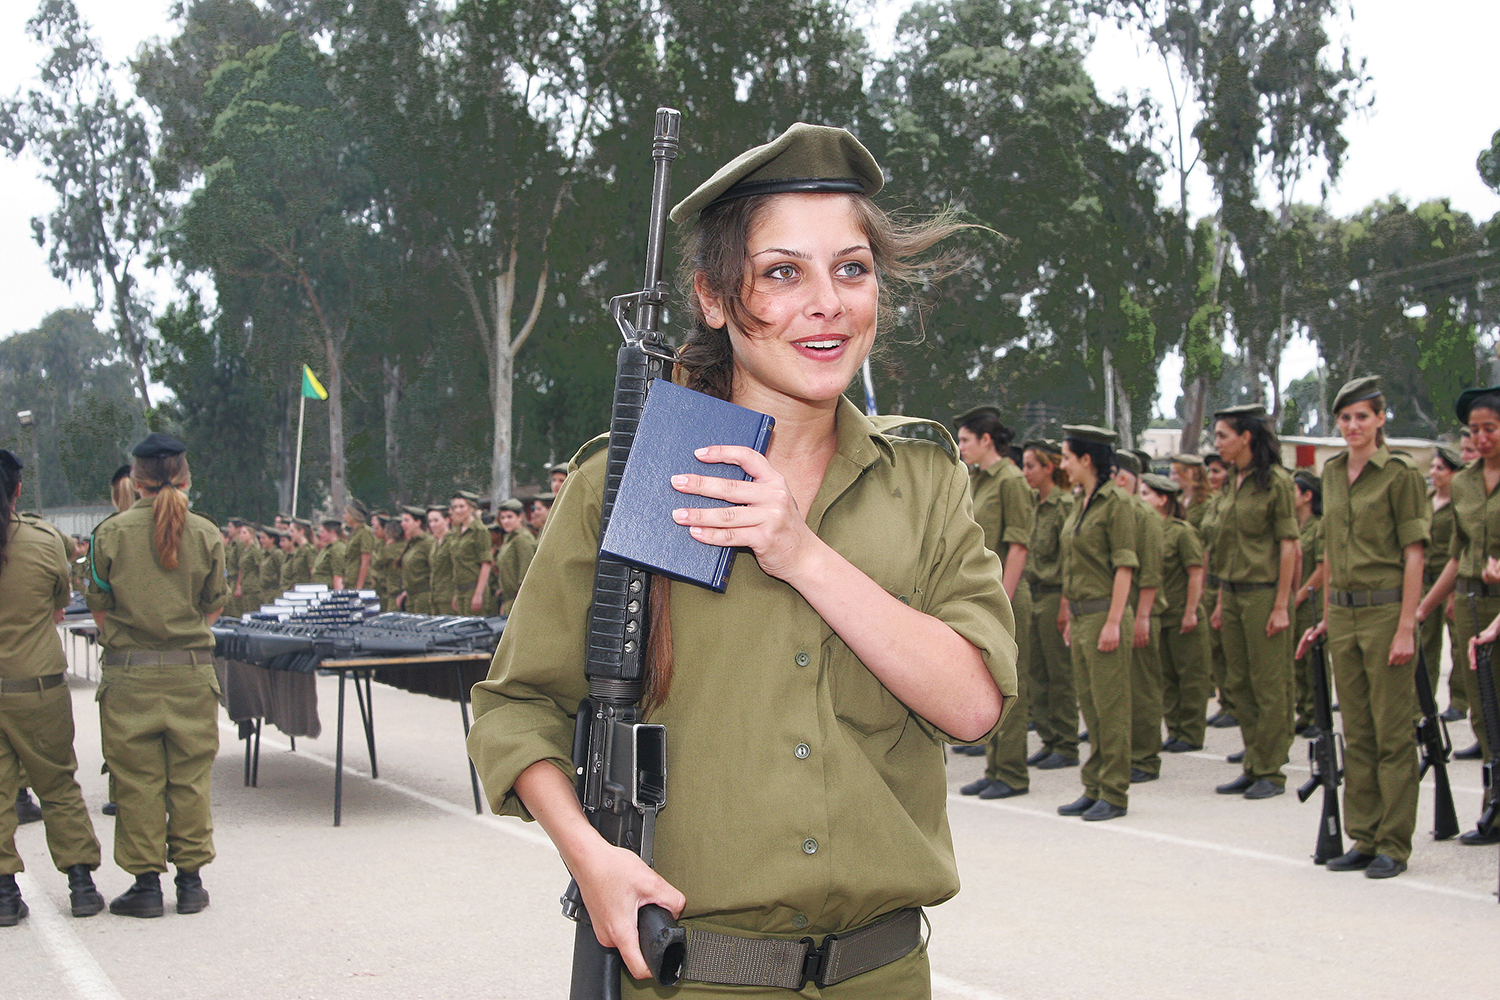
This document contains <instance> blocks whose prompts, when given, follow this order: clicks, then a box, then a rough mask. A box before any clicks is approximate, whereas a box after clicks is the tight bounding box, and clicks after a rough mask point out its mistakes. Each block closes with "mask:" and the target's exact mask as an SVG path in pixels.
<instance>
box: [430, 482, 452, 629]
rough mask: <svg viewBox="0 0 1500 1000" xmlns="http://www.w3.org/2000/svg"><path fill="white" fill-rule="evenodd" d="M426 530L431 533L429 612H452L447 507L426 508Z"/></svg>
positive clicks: (450, 558) (449, 523)
mask: <svg viewBox="0 0 1500 1000" xmlns="http://www.w3.org/2000/svg"><path fill="white" fill-rule="evenodd" d="M427 530H428V532H429V533H430V534H431V535H432V556H431V565H432V572H431V574H430V575H429V580H430V581H431V587H432V591H431V593H430V594H429V595H428V597H429V600H430V601H431V604H432V611H431V612H430V613H431V614H434V615H451V614H452V613H453V603H454V602H453V531H452V525H451V522H450V521H449V520H448V508H447V507H428V508H427Z"/></svg>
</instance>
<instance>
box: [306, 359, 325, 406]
mask: <svg viewBox="0 0 1500 1000" xmlns="http://www.w3.org/2000/svg"><path fill="white" fill-rule="evenodd" d="M302 395H303V396H305V397H307V398H308V399H327V398H328V390H327V389H325V388H323V383H322V382H319V381H318V376H316V375H314V374H313V371H312V369H311V368H309V367H307V366H306V365H303V366H302Z"/></svg>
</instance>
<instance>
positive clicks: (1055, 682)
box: [1016, 440, 1078, 771]
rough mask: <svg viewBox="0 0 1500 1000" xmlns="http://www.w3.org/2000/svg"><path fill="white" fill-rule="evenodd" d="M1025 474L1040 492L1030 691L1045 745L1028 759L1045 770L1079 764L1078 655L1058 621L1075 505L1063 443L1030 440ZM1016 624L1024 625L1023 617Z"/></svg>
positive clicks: (1029, 568) (1033, 548) (1029, 562)
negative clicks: (1067, 528) (1065, 544)
mask: <svg viewBox="0 0 1500 1000" xmlns="http://www.w3.org/2000/svg"><path fill="white" fill-rule="evenodd" d="M1021 474H1022V475H1023V476H1025V477H1026V485H1028V486H1030V487H1031V488H1032V489H1033V490H1034V491H1035V492H1036V495H1037V506H1036V525H1035V527H1033V528H1032V530H1031V544H1030V545H1029V546H1027V549H1026V582H1027V584H1028V589H1029V590H1030V591H1031V642H1030V644H1029V645H1030V649H1031V663H1030V674H1029V677H1028V682H1029V683H1028V687H1027V696H1028V699H1029V700H1030V702H1031V714H1032V716H1033V717H1034V718H1035V719H1036V733H1037V735H1038V736H1040V737H1041V739H1042V748H1041V749H1040V750H1038V751H1037V752H1036V753H1034V754H1032V755H1031V756H1030V757H1028V758H1027V759H1026V763H1028V764H1031V765H1032V766H1034V767H1037V768H1039V769H1041V770H1049V771H1050V770H1055V769H1056V768H1060V767H1077V766H1078V694H1077V691H1076V689H1075V687H1074V684H1073V660H1072V658H1071V657H1070V655H1069V653H1068V646H1067V644H1066V643H1065V642H1063V637H1062V631H1061V630H1060V629H1059V628H1058V626H1057V619H1058V612H1059V611H1060V610H1061V608H1062V528H1063V522H1065V521H1066V520H1067V519H1068V514H1069V513H1070V512H1071V511H1072V509H1073V494H1072V493H1071V492H1069V490H1068V475H1067V473H1065V472H1063V470H1062V446H1061V445H1059V444H1057V443H1056V442H1053V441H1045V440H1033V441H1027V442H1026V446H1025V449H1024V450H1023V451H1022V453H1021ZM1016 627H1017V628H1020V623H1019V621H1018V623H1017V626H1016Z"/></svg>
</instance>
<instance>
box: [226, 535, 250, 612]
mask: <svg viewBox="0 0 1500 1000" xmlns="http://www.w3.org/2000/svg"><path fill="white" fill-rule="evenodd" d="M221 537H222V535H221ZM244 550H245V546H244V545H243V544H242V543H241V542H240V540H239V539H238V538H236V539H233V540H231V541H229V542H226V543H225V545H224V576H225V578H226V579H228V580H229V593H230V596H231V597H232V596H233V595H234V585H235V582H236V581H238V580H239V578H240V553H242V552H243V551H244Z"/></svg>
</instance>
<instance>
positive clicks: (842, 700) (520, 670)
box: [469, 400, 1016, 939]
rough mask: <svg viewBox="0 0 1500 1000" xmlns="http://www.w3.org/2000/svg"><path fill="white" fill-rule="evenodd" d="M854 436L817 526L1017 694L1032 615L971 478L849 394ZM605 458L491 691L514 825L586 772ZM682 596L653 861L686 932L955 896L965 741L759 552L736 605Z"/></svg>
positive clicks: (738, 584) (500, 658) (492, 761)
mask: <svg viewBox="0 0 1500 1000" xmlns="http://www.w3.org/2000/svg"><path fill="white" fill-rule="evenodd" d="M837 441H838V444H837V453H836V454H835V455H834V457H833V459H832V460H831V461H830V463H829V466H828V471H827V473H826V475H825V476H824V479H823V484H822V486H821V488H820V489H819V490H818V494H817V497H816V498H815V499H814V501H813V503H812V504H811V506H810V508H809V509H808V511H807V524H808V527H809V528H810V529H811V530H812V531H813V532H815V533H816V534H817V535H818V536H819V537H820V538H821V539H823V540H824V541H825V542H827V543H828V544H829V545H830V546H831V547H832V548H833V549H834V550H836V551H838V552H839V553H841V554H842V555H844V556H845V557H846V558H848V559H849V560H850V561H852V562H853V563H854V565H855V566H857V567H859V569H860V570H861V571H863V572H864V573H867V574H869V576H870V577H871V578H872V579H873V580H874V581H875V582H876V583H877V584H878V585H880V586H881V587H883V588H884V589H885V590H886V591H887V592H889V593H891V594H893V595H895V596H897V597H898V598H900V599H901V600H902V601H904V602H906V603H908V604H910V605H911V606H912V607H914V608H916V609H918V610H920V611H923V612H926V613H927V614H930V615H933V616H935V617H937V618H938V619H940V620H941V621H943V622H944V623H946V624H947V625H948V626H949V627H951V628H952V629H953V630H954V631H955V632H957V633H958V634H959V635H961V636H963V637H964V638H965V639H966V640H968V641H969V642H971V643H973V644H974V645H975V646H976V647H977V648H978V649H979V651H980V652H981V654H982V655H983V657H984V662H985V664H986V666H987V667H988V668H989V670H990V673H991V676H993V677H994V679H995V683H996V684H997V685H998V686H999V688H1000V690H1001V691H1002V692H1003V693H1004V694H1005V695H1007V696H1011V695H1014V694H1015V692H1016V663H1015V657H1016V644H1015V641H1014V640H1013V639H1012V638H1011V636H1012V634H1013V630H1014V628H1015V622H1014V620H1013V618H1012V616H1011V612H1010V608H1009V605H1008V604H1007V602H1006V601H1005V595H1004V593H1003V591H1001V589H1000V588H999V587H997V586H996V585H995V581H996V580H997V579H998V578H999V574H1000V567H999V561H998V560H997V559H996V558H995V556H994V554H993V553H991V552H990V551H989V550H988V549H986V548H985V547H984V537H983V533H982V532H981V530H980V528H979V526H978V525H977V524H976V523H975V522H974V519H973V518H972V517H971V516H970V514H969V511H970V503H969V493H968V483H967V477H966V476H965V474H964V471H963V468H962V467H961V466H960V465H959V464H958V462H957V460H956V459H955V458H954V457H952V456H950V455H949V454H948V453H947V452H946V451H945V450H944V449H943V448H942V447H941V446H939V445H937V444H934V443H932V442H928V441H916V440H911V439H903V438H895V437H888V436H886V435H884V434H881V433H879V432H878V431H876V430H875V427H874V425H873V424H872V423H871V421H870V420H869V418H867V417H865V416H864V415H863V414H862V413H860V412H859V410H858V409H857V408H856V407H854V406H853V404H851V403H849V402H848V401H847V400H843V401H841V402H840V404H839V410H838V415H837ZM604 457H605V456H604V455H603V454H602V453H599V452H596V453H594V454H593V455H592V456H591V457H589V458H588V459H587V460H586V461H584V462H583V464H582V465H581V467H579V468H578V469H577V471H576V472H574V473H573V474H571V475H569V476H568V478H567V481H566V482H565V483H564V484H563V488H562V492H561V494H560V495H559V497H558V500H557V505H556V506H555V507H554V508H553V509H552V514H551V517H550V519H549V525H548V528H547V530H546V532H545V533H544V534H543V536H542V539H541V542H540V545H539V547H538V550H537V556H536V560H535V561H534V562H533V564H532V568H531V572H530V573H529V574H528V576H527V586H526V587H525V588H523V589H522V591H521V595H520V598H519V599H518V600H517V602H516V607H515V611H514V612H513V614H512V615H511V617H510V623H509V625H508V626H507V628H506V630H505V634H504V635H503V636H502V637H501V641H500V646H499V649H498V650H497V651H496V653H495V659H494V663H493V665H492V667H491V669H490V675H489V679H488V680H485V681H483V682H481V683H480V684H478V685H476V686H475V688H474V708H475V712H476V715H477V718H476V720H475V723H474V728H473V731H472V733H471V735H470V737H469V750H470V753H471V755H472V757H473V759H474V761H475V763H476V764H477V766H478V770H479V774H480V776H481V778H482V779H483V781H484V787H485V789H486V792H487V794H488V795H489V800H490V804H491V806H492V807H493V808H494V810H495V811H496V812H499V813H504V814H509V815H523V816H524V815H525V810H524V808H523V807H522V805H521V803H520V801H519V800H518V799H517V797H516V795H515V793H514V787H513V786H514V784H515V779H516V776H517V775H519V774H520V773H521V772H522V771H524V770H525V769H526V768H527V767H529V766H531V765H532V764H533V763H535V762H537V761H539V760H549V761H551V762H552V763H553V764H555V765H556V766H557V768H558V769H559V770H561V771H562V772H563V773H564V774H566V775H568V777H569V780H572V777H573V764H572V759H571V757H572V743H573V719H572V714H573V713H574V712H576V711H577V708H578V703H579V699H580V698H582V697H583V696H584V694H585V693H586V692H587V686H586V684H585V681H584V676H583V670H582V665H583V662H584V655H585V638H586V632H587V628H586V625H587V616H588V610H589V603H590V600H591V598H592V593H591V587H590V585H589V584H590V581H591V580H592V578H593V572H594V563H595V559H596V557H597V555H598V529H599V513H600V507H601V500H600V494H601V487H602V481H603V477H604V464H605V463H604ZM684 530H685V529H684ZM670 590H671V621H672V641H673V644H674V646H675V648H676V650H677V657H678V659H677V665H676V669H675V671H674V675H673V679H672V689H671V695H670V697H669V698H668V700H667V701H666V703H665V704H664V705H663V706H662V707H661V708H660V709H658V710H656V711H655V712H653V713H652V716H651V721H653V722H658V723H663V724H665V726H666V729H667V733H668V734H669V735H668V739H667V756H668V761H667V769H668V770H667V773H668V775H669V779H668V782H669V784H668V790H667V799H668V802H669V803H670V804H669V805H668V807H667V808H666V809H665V810H663V811H662V813H661V817H660V819H659V820H658V821H657V827H656V845H655V848H656V849H655V862H656V864H655V867H656V870H657V871H658V872H659V873H660V874H661V876H662V877H663V878H665V879H666V880H667V881H668V882H670V883H672V884H673V885H675V886H677V887H678V888H679V889H681V890H682V891H683V893H684V894H685V895H686V896H687V908H686V910H685V911H684V913H683V916H684V918H686V919H687V921H688V922H689V926H694V923H693V922H694V921H695V920H698V919H700V918H701V919H702V920H703V922H704V923H707V924H709V925H711V926H717V927H721V928H724V929H728V930H737V931H741V932H750V933H758V934H770V935H781V936H785V937H790V938H793V939H795V938H800V937H801V936H802V935H804V934H822V933H828V932H834V931H844V930H847V929H849V928H852V927H857V926H860V925H862V924H864V923H867V922H869V921H870V920H872V919H874V918H876V917H879V916H881V915H883V914H887V913H890V912H893V911H895V910H898V909H901V908H904V907H909V906H918V905H932V904H936V903H940V902H942V901H943V900H946V899H948V898H949V897H951V896H952V895H953V894H954V893H955V892H957V891H958V871H957V866H956V863H955V860H954V854H953V845H952V837H951V835H950V832H949V826H948V814H947V777H946V774H945V773H944V765H943V746H942V743H943V741H944V740H945V739H949V737H947V736H945V734H944V733H942V732H941V731H940V730H938V729H937V728H936V727H935V726H933V725H931V724H930V723H928V722H927V721H925V720H924V719H922V718H921V717H919V716H917V715H915V714H913V713H912V712H911V710H909V709H908V708H907V707H906V706H905V705H903V704H902V703H901V702H900V701H898V700H897V699H896V697H895V696H894V695H892V694H891V692H890V691H888V690H887V689H886V688H885V687H884V686H883V685H882V684H881V683H880V681H879V680H878V679H877V678H876V677H875V675H874V674H872V673H871V672H870V671H869V670H868V669H867V668H866V667H865V666H864V664H863V663H861V662H860V660H859V659H858V658H857V657H856V656H855V655H854V653H853V652H852V651H851V650H850V649H849V647H848V646H847V645H846V644H845V643H844V641H843V640H842V639H840V638H839V637H838V635H836V634H835V633H834V632H833V630H832V629H831V628H830V627H829V626H828V624H827V623H826V622H824V621H823V619H822V618H821V617H820V616H819V615H818V613H817V612H816V611H814V610H813V608H812V607H811V605H809V604H808V603H807V601H806V600H804V599H803V598H802V596H801V595H800V594H799V593H798V592H797V591H796V590H795V589H793V588H792V587H791V586H789V585H788V584H786V583H784V582H782V581H781V580H778V579H774V578H772V577H769V576H767V575H766V574H765V573H763V572H762V571H761V569H760V566H759V564H758V563H757V562H756V560H755V557H754V555H753V554H751V553H750V552H748V551H741V552H740V553H739V556H738V558H737V559H736V562H735V566H734V572H733V573H732V574H731V576H730V578H729V585H728V589H727V590H726V591H725V592H724V593H723V594H715V593H713V592H711V591H709V590H706V589H703V588H701V587H695V586H692V585H690V584H685V583H678V582H674V583H672V584H671V585H670ZM950 741H951V740H950ZM976 742H977V741H976ZM697 926H703V924H702V923H700V924H698V925H697Z"/></svg>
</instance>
